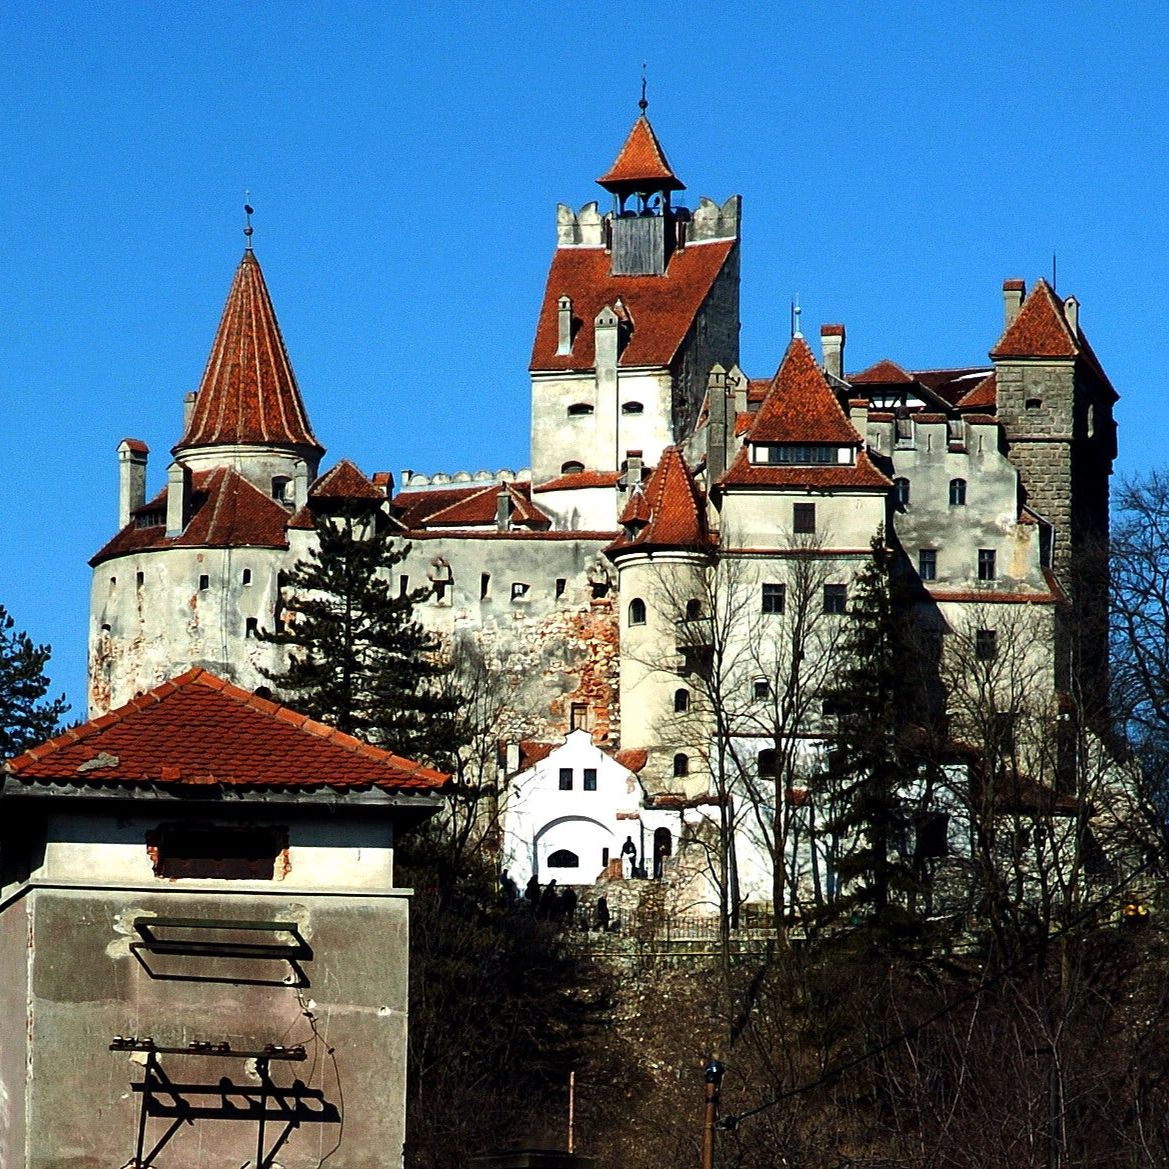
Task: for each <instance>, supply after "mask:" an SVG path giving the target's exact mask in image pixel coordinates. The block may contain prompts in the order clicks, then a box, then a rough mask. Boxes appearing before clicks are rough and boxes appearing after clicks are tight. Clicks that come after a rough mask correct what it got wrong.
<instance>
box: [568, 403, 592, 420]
mask: <svg viewBox="0 0 1169 1169" xmlns="http://www.w3.org/2000/svg"><path fill="white" fill-rule="evenodd" d="M592 412H593V407H592V405H591V404H590V403H589V402H573V404H572V405H571V406H569V408H568V416H569V418H581V417H583V416H584V415H586V414H591V413H592Z"/></svg>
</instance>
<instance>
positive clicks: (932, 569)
mask: <svg viewBox="0 0 1169 1169" xmlns="http://www.w3.org/2000/svg"><path fill="white" fill-rule="evenodd" d="M917 575H918V576H919V577H921V579H922V580H937V579H938V550H937V549H936V548H919V549H918V550H917Z"/></svg>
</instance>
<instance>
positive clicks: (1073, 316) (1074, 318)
mask: <svg viewBox="0 0 1169 1169" xmlns="http://www.w3.org/2000/svg"><path fill="white" fill-rule="evenodd" d="M1063 315H1064V318H1065V319H1066V320H1067V323H1068V328H1069V329H1071V331H1072V336H1073V337H1075V339H1076V341H1077V342H1078V341H1079V339H1080V302H1079V301H1078V300H1076V298H1075V297H1074V296H1069V297H1068V298H1067V299H1066V300H1065V301H1064V302H1063Z"/></svg>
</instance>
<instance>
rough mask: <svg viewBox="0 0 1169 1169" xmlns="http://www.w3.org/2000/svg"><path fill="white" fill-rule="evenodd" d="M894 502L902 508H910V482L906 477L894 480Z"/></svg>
mask: <svg viewBox="0 0 1169 1169" xmlns="http://www.w3.org/2000/svg"><path fill="white" fill-rule="evenodd" d="M893 502H894V503H895V504H896V505H897V506H898V507H900V508H907V507H908V506H909V480H908V479H906V478H905V477H904V476H902V477H900V478H897V479H894V480H893Z"/></svg>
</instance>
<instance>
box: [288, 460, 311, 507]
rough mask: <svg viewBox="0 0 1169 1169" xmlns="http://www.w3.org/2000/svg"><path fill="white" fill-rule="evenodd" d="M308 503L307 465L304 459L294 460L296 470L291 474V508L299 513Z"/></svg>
mask: <svg viewBox="0 0 1169 1169" xmlns="http://www.w3.org/2000/svg"><path fill="white" fill-rule="evenodd" d="M307 503H308V463H306V462H305V461H304V459H297V460H296V469H295V470H294V471H293V472H292V507H293V510H294V511H299V510H300V509H301V508H302V507H304V506H305V505H306V504H307Z"/></svg>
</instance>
